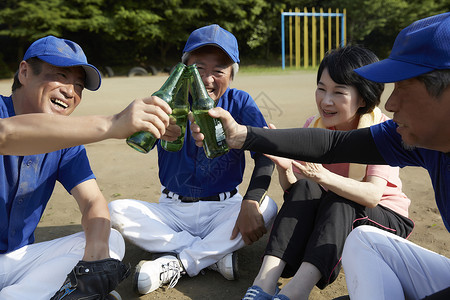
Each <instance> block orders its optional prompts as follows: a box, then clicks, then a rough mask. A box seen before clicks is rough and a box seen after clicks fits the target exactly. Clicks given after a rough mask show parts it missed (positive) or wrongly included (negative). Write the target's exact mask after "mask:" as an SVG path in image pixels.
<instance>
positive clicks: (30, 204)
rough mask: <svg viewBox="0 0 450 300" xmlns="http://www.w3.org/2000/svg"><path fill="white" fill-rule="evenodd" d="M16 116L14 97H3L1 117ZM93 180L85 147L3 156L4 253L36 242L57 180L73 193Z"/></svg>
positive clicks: (0, 215)
mask: <svg viewBox="0 0 450 300" xmlns="http://www.w3.org/2000/svg"><path fill="white" fill-rule="evenodd" d="M14 115H15V113H14V107H13V104H12V100H11V97H3V96H0V118H8V117H12V116H14ZM92 178H95V177H94V174H93V173H92V170H91V168H90V166H89V161H88V158H87V156H86V150H85V149H84V147H83V146H78V147H72V148H68V149H63V150H59V151H55V152H51V153H47V154H39V155H28V156H12V155H0V253H8V252H11V251H13V250H16V249H18V248H20V247H23V246H25V245H27V244H31V243H33V242H34V230H35V229H36V227H37V225H38V223H39V220H40V219H41V216H42V213H43V212H44V209H45V206H46V205H47V202H48V201H49V199H50V196H51V195H52V192H53V189H54V187H55V183H56V181H59V182H60V183H61V184H62V185H63V186H64V187H65V189H66V190H67V191H69V192H70V190H72V188H74V187H75V186H77V185H78V184H80V183H82V182H83V181H86V180H88V179H92Z"/></svg>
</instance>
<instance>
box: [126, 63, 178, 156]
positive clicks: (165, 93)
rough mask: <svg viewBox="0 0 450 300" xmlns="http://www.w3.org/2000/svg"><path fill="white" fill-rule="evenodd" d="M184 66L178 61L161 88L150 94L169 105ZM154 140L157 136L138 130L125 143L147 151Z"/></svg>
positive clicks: (144, 151) (151, 146)
mask: <svg viewBox="0 0 450 300" xmlns="http://www.w3.org/2000/svg"><path fill="white" fill-rule="evenodd" d="M185 68H186V65H185V64H183V63H178V64H177V65H176V66H175V68H174V70H173V72H172V73H171V74H170V76H169V78H167V80H166V82H164V84H163V85H162V86H161V88H160V89H159V90H157V91H156V92H154V93H153V94H152V96H158V97H159V98H161V99H162V100H164V101H166V102H167V103H169V105H170V102H171V101H172V97H173V93H174V90H175V87H176V85H177V82H178V80H179V79H180V77H181V75H182V74H183V71H184V69H185ZM156 140H157V138H155V137H154V136H153V134H151V133H150V132H148V131H139V132H136V133H134V134H132V135H131V136H129V137H128V138H127V144H128V145H129V146H130V147H132V148H133V149H135V150H137V151H139V152H141V153H148V152H150V150H152V148H153V145H154V144H155V142H156Z"/></svg>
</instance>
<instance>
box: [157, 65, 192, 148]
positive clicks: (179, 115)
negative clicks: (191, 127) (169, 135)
mask: <svg viewBox="0 0 450 300" xmlns="http://www.w3.org/2000/svg"><path fill="white" fill-rule="evenodd" d="M190 82H191V76H190V72H189V71H188V70H187V68H185V69H184V72H183V75H182V76H181V78H180V79H179V80H178V83H177V86H176V88H175V96H174V97H173V100H172V101H171V102H170V103H169V104H170V107H171V108H172V115H171V116H173V117H174V118H175V119H176V121H177V125H178V126H180V127H181V135H180V136H179V137H178V138H177V139H176V140H175V141H173V142H168V141H165V140H161V147H162V148H163V149H164V150H167V151H172V152H176V151H180V149H181V148H182V147H183V143H184V135H185V133H186V125H187V116H188V113H189V85H190Z"/></svg>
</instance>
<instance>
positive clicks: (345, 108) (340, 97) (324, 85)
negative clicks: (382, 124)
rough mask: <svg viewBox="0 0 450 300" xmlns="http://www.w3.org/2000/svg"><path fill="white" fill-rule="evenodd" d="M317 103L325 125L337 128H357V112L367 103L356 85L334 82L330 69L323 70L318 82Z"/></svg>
mask: <svg viewBox="0 0 450 300" xmlns="http://www.w3.org/2000/svg"><path fill="white" fill-rule="evenodd" d="M316 104H317V109H318V111H319V114H320V116H321V117H322V122H323V124H324V126H325V127H327V128H332V127H334V128H335V129H337V130H351V129H356V128H357V126H358V122H359V115H358V114H357V113H356V112H357V111H358V109H359V108H360V107H363V106H364V105H365V104H364V101H363V100H362V98H361V96H360V95H359V94H358V91H357V90H356V88H355V87H353V86H349V85H345V84H338V83H336V82H334V81H333V79H331V77H330V74H329V73H328V69H324V70H323V72H322V75H321V77H320V80H319V82H318V83H317V88H316Z"/></svg>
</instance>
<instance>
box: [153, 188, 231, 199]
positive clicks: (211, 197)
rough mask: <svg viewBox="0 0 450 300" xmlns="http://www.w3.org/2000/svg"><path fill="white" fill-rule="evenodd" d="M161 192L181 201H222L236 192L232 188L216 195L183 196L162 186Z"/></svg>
mask: <svg viewBox="0 0 450 300" xmlns="http://www.w3.org/2000/svg"><path fill="white" fill-rule="evenodd" d="M162 193H163V194H166V195H167V196H168V197H170V198H175V199H177V198H178V200H180V201H181V202H198V201H223V200H226V199H228V198H231V197H233V196H234V195H236V194H237V189H234V190H232V191H230V192H226V193H220V194H218V195H214V196H208V197H185V196H181V195H178V194H175V193H173V192H171V191H169V190H168V189H166V188H164V190H163V191H162ZM177 196H178V197H177Z"/></svg>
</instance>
